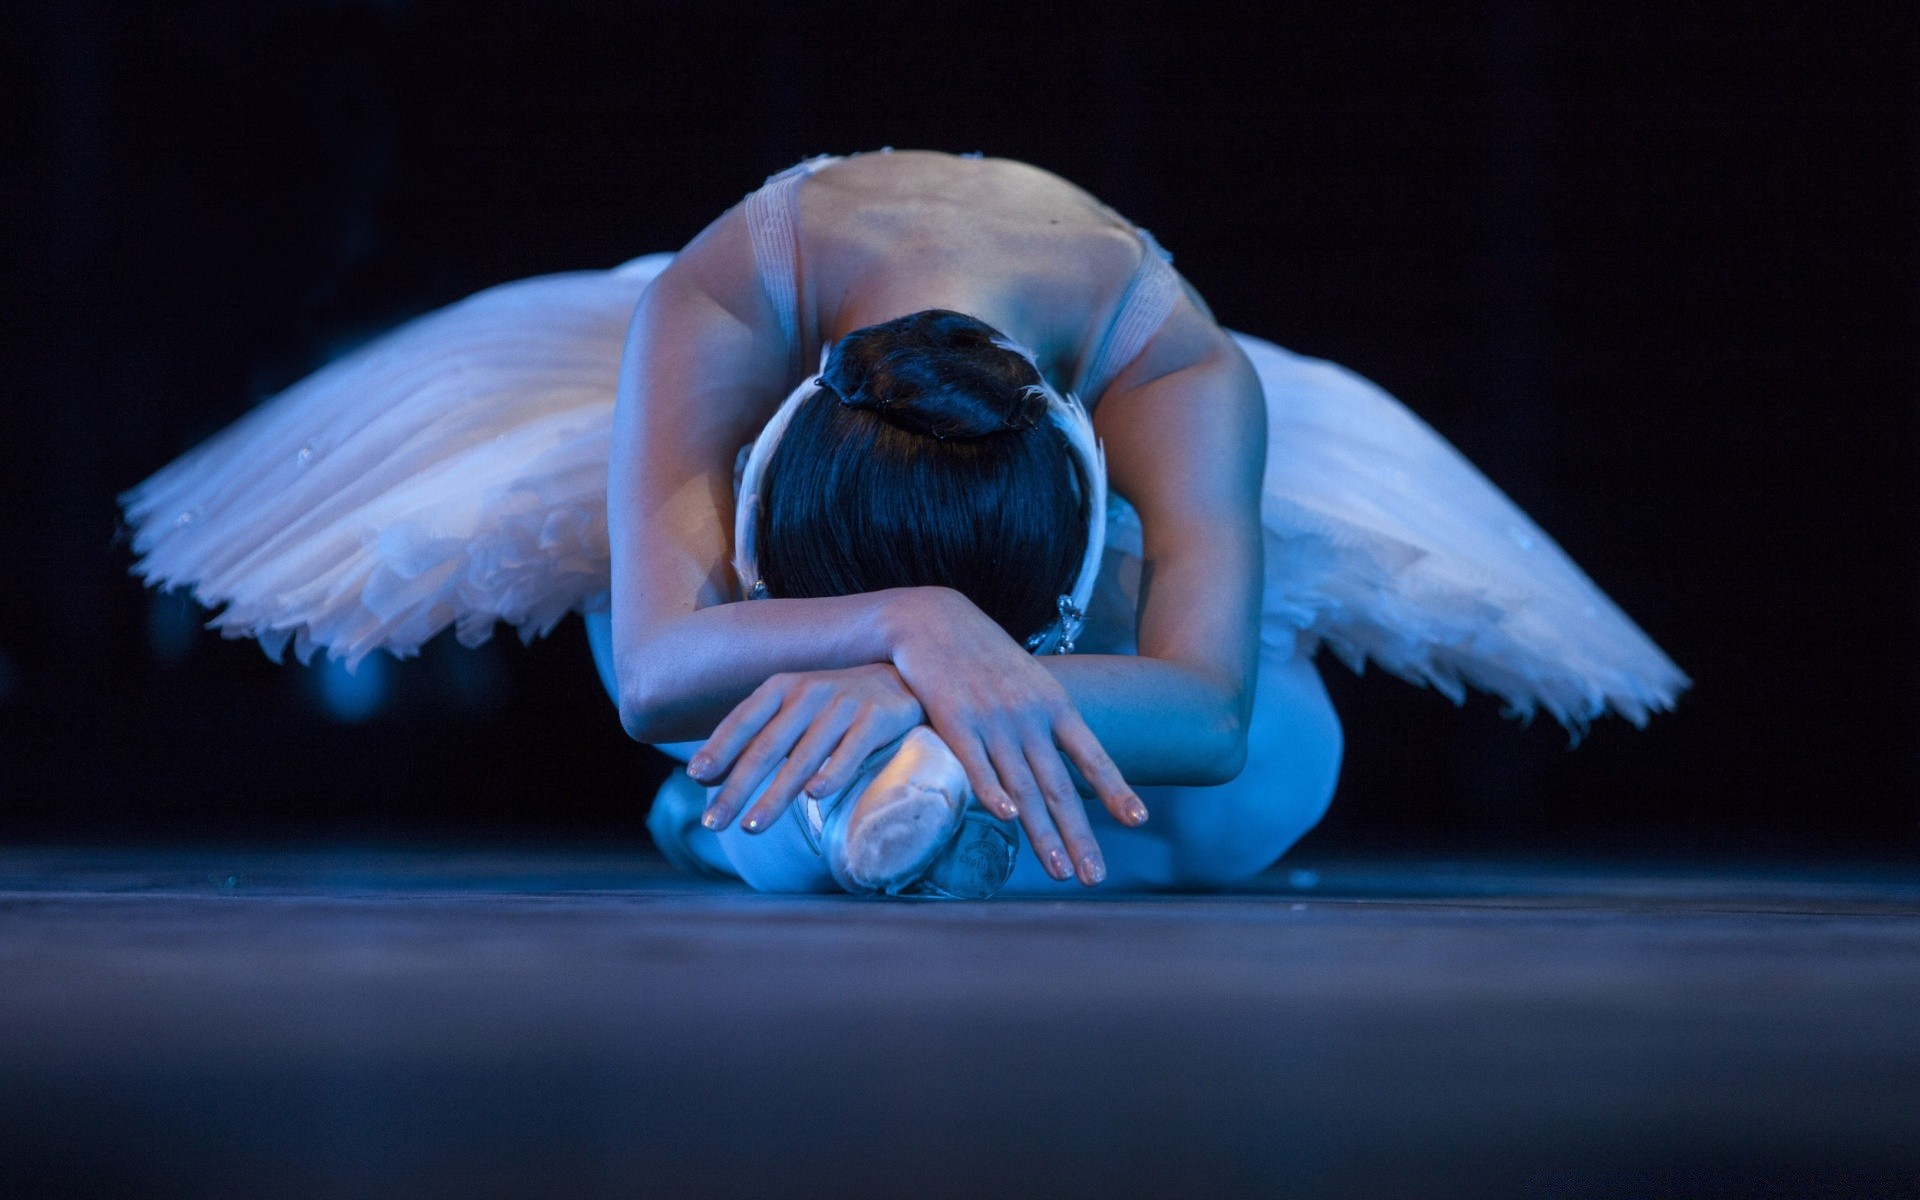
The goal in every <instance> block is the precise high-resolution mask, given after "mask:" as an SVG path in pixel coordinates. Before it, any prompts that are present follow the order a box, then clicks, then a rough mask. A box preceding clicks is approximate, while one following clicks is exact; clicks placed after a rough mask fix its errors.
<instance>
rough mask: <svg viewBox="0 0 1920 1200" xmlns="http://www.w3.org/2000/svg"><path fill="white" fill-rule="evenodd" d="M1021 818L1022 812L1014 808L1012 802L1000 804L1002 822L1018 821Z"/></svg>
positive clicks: (1005, 801)
mask: <svg viewBox="0 0 1920 1200" xmlns="http://www.w3.org/2000/svg"><path fill="white" fill-rule="evenodd" d="M1019 817H1020V810H1019V809H1018V808H1015V807H1014V806H1013V802H1012V801H1011V800H1002V801H1001V802H1000V819H1001V820H1002V821H1014V820H1018V819H1019Z"/></svg>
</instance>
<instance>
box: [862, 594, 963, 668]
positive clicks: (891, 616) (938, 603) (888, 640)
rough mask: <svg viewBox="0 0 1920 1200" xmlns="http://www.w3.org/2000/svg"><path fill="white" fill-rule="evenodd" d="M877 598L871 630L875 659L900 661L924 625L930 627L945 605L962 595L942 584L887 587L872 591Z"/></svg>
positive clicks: (961, 598)
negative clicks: (877, 642) (875, 645)
mask: <svg viewBox="0 0 1920 1200" xmlns="http://www.w3.org/2000/svg"><path fill="white" fill-rule="evenodd" d="M874 596H875V597H876V598H877V600H878V601H879V611H878V613H877V614H876V617H875V620H874V623H873V624H874V630H875V633H876V634H877V635H878V637H879V639H880V642H881V647H880V655H879V658H878V659H877V661H881V662H890V663H892V664H893V665H894V666H895V667H898V666H899V665H900V655H901V653H902V651H904V650H906V649H908V648H909V647H911V646H912V645H913V644H914V643H915V641H916V640H917V639H918V638H919V637H920V636H922V635H923V634H924V633H925V632H926V631H927V630H928V629H930V628H934V627H936V626H937V624H938V623H939V622H940V621H942V620H943V617H942V615H941V614H942V613H943V611H944V610H945V608H946V606H947V605H949V604H951V603H953V601H955V600H959V601H961V602H962V603H964V602H965V601H966V597H964V596H962V595H961V594H960V593H959V592H956V591H954V590H953V589H952V588H944V587H903V588H889V589H888V590H886V591H884V592H875V593H874Z"/></svg>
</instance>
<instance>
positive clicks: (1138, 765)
mask: <svg viewBox="0 0 1920 1200" xmlns="http://www.w3.org/2000/svg"><path fill="white" fill-rule="evenodd" d="M1094 428H1095V429H1096V431H1097V432H1098V433H1099V435H1100V438H1101V440H1102V442H1103V443H1104V444H1105V448H1106V456H1107V469H1108V476H1109V480H1110V483H1111V486H1112V488H1113V490H1114V491H1116V492H1118V493H1119V494H1121V495H1123V496H1125V497H1126V498H1127V499H1128V500H1129V501H1131V502H1132V504H1133V505H1134V508H1135V509H1136V510H1137V511H1138V512H1139V514H1140V523H1141V528H1142V532H1143V534H1144V540H1145V546H1144V550H1145V553H1144V558H1143V562H1142V571H1141V584H1140V607H1139V613H1138V616H1139V638H1138V642H1139V653H1138V655H1137V656H1136V655H1108V654H1070V655H1049V656H1047V657H1045V658H1043V659H1042V660H1041V661H1042V663H1043V664H1044V665H1045V666H1046V667H1047V668H1048V669H1049V670H1050V671H1052V672H1053V674H1054V677H1055V678H1056V679H1058V680H1059V681H1060V683H1061V684H1062V685H1063V686H1064V687H1065V688H1066V690H1067V692H1068V694H1069V695H1070V696H1071V697H1072V698H1073V702H1074V705H1075V707H1076V708H1078V709H1079V710H1080V714H1081V716H1082V717H1083V718H1084V719H1085V720H1086V722H1087V724H1088V725H1089V726H1090V727H1091V728H1092V729H1093V731H1094V732H1095V734H1096V735H1097V736H1098V737H1099V739H1100V743H1101V744H1102V745H1103V746H1105V747H1106V748H1107V751H1108V753H1109V754H1111V755H1112V757H1113V760H1114V762H1115V764H1116V765H1118V766H1119V768H1120V770H1121V773H1122V774H1123V775H1125V776H1126V778H1127V779H1128V781H1129V782H1132V783H1135V784H1147V783H1160V782H1167V783H1184V784H1208V783H1225V782H1227V781H1229V780H1231V779H1233V778H1234V777H1235V776H1236V775H1238V774H1239V773H1240V769H1241V767H1242V766H1243V764H1244V763H1245V761H1246V727H1247V720H1248V716H1249V713H1250V711H1251V709H1252V704H1253V691H1254V683H1255V672H1256V670H1257V668H1258V663H1259V640H1260V603H1261V586H1262V578H1263V575H1262V560H1261V526H1260V487H1261V478H1262V475H1263V473H1264V471H1265V467H1266V451H1267V432H1266V403H1265V400H1264V398H1263V394H1262V392H1261V387H1260V379H1259V376H1258V375H1256V374H1255V372H1254V369H1253V365H1252V364H1251V363H1249V362H1248V361H1247V357H1246V355H1245V353H1244V352H1242V351H1241V349H1240V347H1239V345H1238V344H1237V343H1235V342H1234V341H1233V339H1232V338H1231V337H1229V336H1228V335H1227V334H1226V333H1225V332H1223V331H1222V330H1221V329H1220V328H1219V326H1217V325H1215V324H1214V323H1213V322H1212V321H1211V320H1209V319H1207V318H1206V317H1205V316H1203V315H1202V313H1201V311H1196V310H1195V309H1190V308H1186V307H1182V308H1181V309H1179V310H1177V311H1176V312H1175V314H1174V315H1173V316H1172V317H1170V318H1169V319H1168V323H1167V325H1166V326H1164V327H1163V328H1162V329H1161V331H1160V332H1159V333H1158V334H1156V335H1155V337H1154V339H1153V341H1152V342H1151V343H1149V345H1148V347H1147V349H1146V350H1145V352H1143V353H1142V354H1141V355H1140V356H1139V357H1138V358H1136V359H1135V360H1134V362H1133V363H1132V364H1131V365H1130V366H1129V367H1128V368H1127V370H1125V371H1124V372H1122V373H1121V375H1120V376H1119V377H1118V378H1117V379H1115V380H1114V382H1113V384H1112V385H1111V386H1110V387H1108V389H1107V391H1106V392H1105V394H1104V395H1103V396H1102V397H1101V398H1100V400H1099V404H1098V406H1097V407H1096V408H1095V410H1094Z"/></svg>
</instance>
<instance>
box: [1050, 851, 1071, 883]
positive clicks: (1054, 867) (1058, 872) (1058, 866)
mask: <svg viewBox="0 0 1920 1200" xmlns="http://www.w3.org/2000/svg"><path fill="white" fill-rule="evenodd" d="M1047 874H1049V875H1051V876H1053V877H1054V878H1055V879H1067V878H1070V877H1071V876H1072V875H1073V864H1072V863H1070V862H1068V861H1067V852H1066V851H1064V850H1053V851H1049V852H1048V854H1047Z"/></svg>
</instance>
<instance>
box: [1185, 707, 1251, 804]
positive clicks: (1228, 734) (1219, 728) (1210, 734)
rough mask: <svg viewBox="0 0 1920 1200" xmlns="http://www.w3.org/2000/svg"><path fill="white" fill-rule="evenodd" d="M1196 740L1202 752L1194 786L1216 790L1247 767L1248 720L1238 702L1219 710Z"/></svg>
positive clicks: (1234, 778)
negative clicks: (1218, 713)
mask: <svg viewBox="0 0 1920 1200" xmlns="http://www.w3.org/2000/svg"><path fill="white" fill-rule="evenodd" d="M1199 741H1200V743H1201V749H1202V753H1201V755H1200V756H1199V757H1200V761H1199V762H1198V763H1197V764H1196V770H1195V772H1194V774H1195V775H1196V776H1197V778H1195V779H1194V781H1193V782H1194V783H1195V784H1196V785H1198V786H1200V787H1219V786H1221V785H1223V784H1228V783H1232V782H1233V781H1234V780H1236V779H1238V778H1240V772H1242V771H1244V770H1246V768H1247V718H1246V713H1245V710H1244V709H1243V708H1242V706H1241V705H1240V703H1239V702H1238V700H1234V701H1232V702H1230V703H1229V704H1227V705H1226V706H1225V707H1224V708H1223V709H1222V710H1221V713H1220V715H1219V717H1218V718H1217V719H1216V720H1214V721H1213V722H1211V728H1210V729H1209V730H1208V731H1207V733H1206V735H1205V736H1203V737H1202V738H1200V739H1199Z"/></svg>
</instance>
